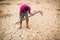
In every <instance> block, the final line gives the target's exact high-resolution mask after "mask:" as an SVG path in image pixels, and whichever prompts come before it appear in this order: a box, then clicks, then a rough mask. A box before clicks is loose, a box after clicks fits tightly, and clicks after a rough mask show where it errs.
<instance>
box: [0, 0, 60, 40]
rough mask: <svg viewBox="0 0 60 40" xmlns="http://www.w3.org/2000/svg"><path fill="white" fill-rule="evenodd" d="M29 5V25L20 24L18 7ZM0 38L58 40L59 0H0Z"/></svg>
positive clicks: (59, 36) (0, 39) (9, 39)
mask: <svg viewBox="0 0 60 40" xmlns="http://www.w3.org/2000/svg"><path fill="white" fill-rule="evenodd" d="M24 3H26V4H28V5H29V6H31V12H32V14H34V15H32V16H31V15H29V27H30V29H27V28H26V27H25V26H26V22H25V20H24V21H23V24H22V25H23V28H22V29H18V28H19V26H20V23H19V21H20V19H19V8H20V6H21V5H22V4H24ZM0 40H60V0H0Z"/></svg>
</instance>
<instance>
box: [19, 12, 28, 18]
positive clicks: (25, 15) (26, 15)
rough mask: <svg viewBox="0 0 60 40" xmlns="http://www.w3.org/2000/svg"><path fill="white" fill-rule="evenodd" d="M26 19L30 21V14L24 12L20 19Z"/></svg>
mask: <svg viewBox="0 0 60 40" xmlns="http://www.w3.org/2000/svg"><path fill="white" fill-rule="evenodd" d="M24 17H25V18H26V19H28V12H23V13H22V15H21V16H20V19H22V18H24Z"/></svg>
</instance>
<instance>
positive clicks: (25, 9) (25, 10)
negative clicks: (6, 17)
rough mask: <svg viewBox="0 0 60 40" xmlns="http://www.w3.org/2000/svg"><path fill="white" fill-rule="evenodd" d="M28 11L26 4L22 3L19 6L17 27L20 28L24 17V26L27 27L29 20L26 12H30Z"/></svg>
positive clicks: (29, 9)
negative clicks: (18, 23) (18, 25)
mask: <svg viewBox="0 0 60 40" xmlns="http://www.w3.org/2000/svg"><path fill="white" fill-rule="evenodd" d="M30 11H31V8H30V6H28V5H27V4H23V5H22V6H21V7H20V27H19V29H20V28H22V20H23V18H24V17H25V18H26V28H29V27H28V21H29V18H28V13H30ZM30 14H31V13H30Z"/></svg>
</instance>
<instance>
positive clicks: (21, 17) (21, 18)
mask: <svg viewBox="0 0 60 40" xmlns="http://www.w3.org/2000/svg"><path fill="white" fill-rule="evenodd" d="M23 17H24V15H23V13H22V15H21V16H20V27H19V29H20V28H22V20H23Z"/></svg>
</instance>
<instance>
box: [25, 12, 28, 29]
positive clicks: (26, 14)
mask: <svg viewBox="0 0 60 40" xmlns="http://www.w3.org/2000/svg"><path fill="white" fill-rule="evenodd" d="M25 17H26V28H29V26H28V23H29V18H28V13H27V12H26V13H25Z"/></svg>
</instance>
